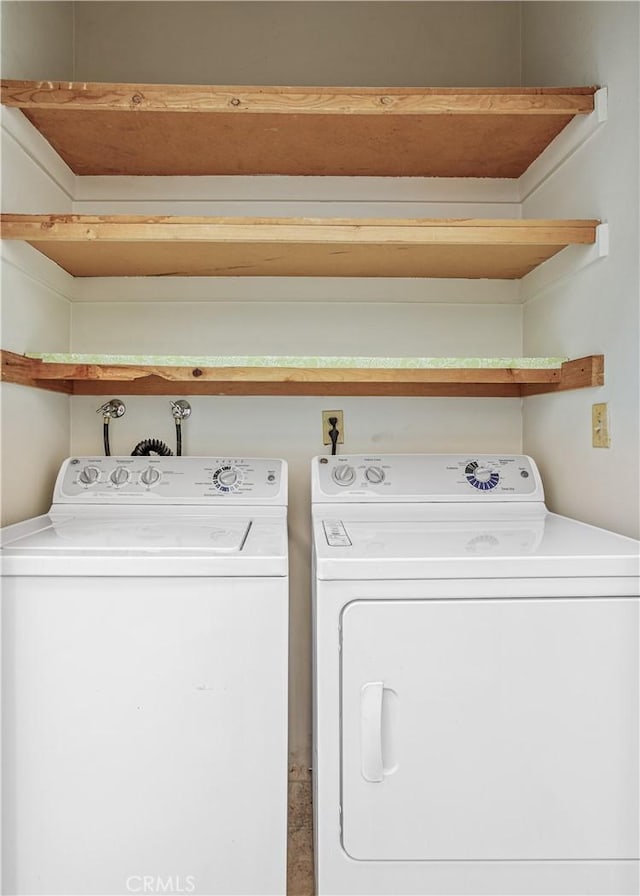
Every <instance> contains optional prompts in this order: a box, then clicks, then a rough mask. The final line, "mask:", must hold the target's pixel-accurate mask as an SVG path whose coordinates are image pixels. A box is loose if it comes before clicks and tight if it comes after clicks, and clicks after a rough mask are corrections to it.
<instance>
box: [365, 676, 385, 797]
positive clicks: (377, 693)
mask: <svg viewBox="0 0 640 896" xmlns="http://www.w3.org/2000/svg"><path fill="white" fill-rule="evenodd" d="M383 693H384V682H382V681H369V682H367V683H366V684H363V685H362V688H361V689H360V731H361V769H362V777H363V778H364V779H365V781H370V782H371V783H372V784H380V783H381V782H382V781H384V765H383V760H382V697H383Z"/></svg>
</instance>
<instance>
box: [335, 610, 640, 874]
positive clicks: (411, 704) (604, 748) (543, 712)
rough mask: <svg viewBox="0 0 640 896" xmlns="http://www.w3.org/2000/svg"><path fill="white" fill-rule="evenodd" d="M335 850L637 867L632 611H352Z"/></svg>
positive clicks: (345, 638)
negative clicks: (618, 862) (339, 846)
mask: <svg viewBox="0 0 640 896" xmlns="http://www.w3.org/2000/svg"><path fill="white" fill-rule="evenodd" d="M341 639H342V659H341V665H342V670H341V671H342V825H343V847H344V849H345V850H346V852H347V853H348V854H349V855H350V856H351V857H352V858H354V859H368V860H376V859H377V860H385V859H387V860H394V859H395V860H428V859H432V860H438V859H439V860H448V859H449V860H454V859H467V860H469V859H476V860H491V859H495V860H518V859H520V860H533V859H541V860H544V859H630V858H633V857H637V855H638V805H637V794H638V768H637V758H638V754H637V732H638V675H637V669H638V602H637V601H636V600H633V599H615V598H610V599H546V600H533V599H518V600H472V599H467V600H429V601H421V600H415V601H410V600H408V601H401V600H395V601H391V600H388V601H387V600H379V601H373V600H371V601H355V602H353V603H351V604H349V605H348V606H347V607H346V609H345V610H344V612H343V617H342V634H341Z"/></svg>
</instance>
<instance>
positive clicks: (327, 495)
mask: <svg viewBox="0 0 640 896" xmlns="http://www.w3.org/2000/svg"><path fill="white" fill-rule="evenodd" d="M312 489H313V498H312V500H313V502H314V503H322V502H332V501H338V502H354V503H357V502H363V501H364V502H366V501H371V502H386V501H388V502H403V501H405V502H411V501H415V502H431V501H433V502H436V501H437V502H448V501H451V502H465V501H467V502H468V501H474V502H475V501H487V500H489V501H491V500H493V501H544V492H543V488H542V481H541V479H540V474H539V473H538V469H537V467H536V465H535V463H534V461H533V460H532V459H531V458H530V457H526V456H525V455H502V454H491V455H489V454H465V455H458V454H381V455H374V454H371V455H365V454H359V455H345V456H336V457H316V458H314V460H313V475H312Z"/></svg>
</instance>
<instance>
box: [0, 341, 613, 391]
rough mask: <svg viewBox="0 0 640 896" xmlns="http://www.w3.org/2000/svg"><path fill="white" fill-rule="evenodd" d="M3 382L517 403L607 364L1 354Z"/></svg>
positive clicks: (577, 382)
mask: <svg viewBox="0 0 640 896" xmlns="http://www.w3.org/2000/svg"><path fill="white" fill-rule="evenodd" d="M1 354H2V379H3V380H4V381H5V382H11V383H19V384H21V385H27V386H35V387H38V388H43V389H54V390H56V391H63V392H69V393H71V394H75V395H105V394H108V393H111V392H114V391H118V392H120V393H121V394H123V395H174V394H176V393H178V392H179V393H181V394H185V395H406V396H412V395H413V396H443V397H453V396H461V397H472V396H477V397H519V396H522V395H535V394H539V393H545V392H557V391H563V390H565V389H579V388H585V387H590V386H601V385H603V383H604V359H603V356H602V355H591V356H589V357H587V358H580V359H578V360H575V361H567V362H565V363H564V364H563V365H562V367H560V368H541V369H530V368H396V369H390V368H340V369H336V368H318V367H314V368H291V367H217V368H199V367H197V368H190V367H176V366H164V367H162V366H154V365H106V364H104V365H103V364H64V363H50V362H44V361H40V360H36V359H33V358H27V357H25V356H24V355H18V354H15V353H13V352H8V351H3V352H2V353H1Z"/></svg>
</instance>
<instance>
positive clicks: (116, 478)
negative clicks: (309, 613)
mask: <svg viewBox="0 0 640 896" xmlns="http://www.w3.org/2000/svg"><path fill="white" fill-rule="evenodd" d="M109 479H111V481H112V482H113V484H114V485H125V484H126V483H127V482H128V481H129V471H128V470H127V468H126V467H116V468H115V470H114V471H113V473H112V474H111V476H110V477H109Z"/></svg>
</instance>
